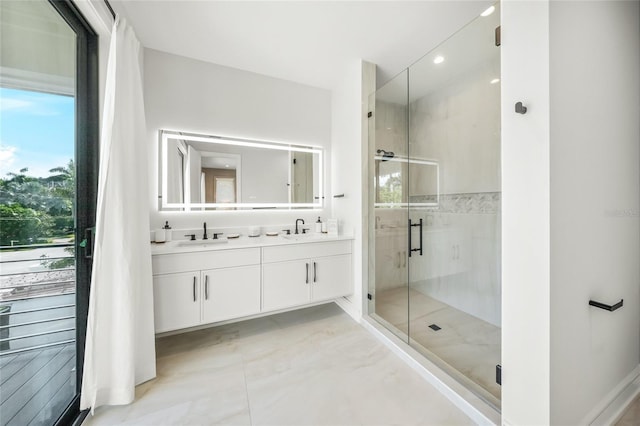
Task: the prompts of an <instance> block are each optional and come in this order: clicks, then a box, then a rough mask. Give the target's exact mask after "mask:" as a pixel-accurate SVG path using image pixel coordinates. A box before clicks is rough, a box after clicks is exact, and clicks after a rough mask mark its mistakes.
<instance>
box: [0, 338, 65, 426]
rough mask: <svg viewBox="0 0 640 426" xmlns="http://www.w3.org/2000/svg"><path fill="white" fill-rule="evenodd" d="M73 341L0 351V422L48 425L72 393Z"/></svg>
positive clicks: (3, 423)
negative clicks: (16, 352) (17, 352)
mask: <svg viewBox="0 0 640 426" xmlns="http://www.w3.org/2000/svg"><path fill="white" fill-rule="evenodd" d="M75 367H76V353H75V343H71V344H66V345H60V346H55V347H49V348H45V349H38V350H32V351H28V352H23V353H19V354H14V355H0V426H5V425H19V426H25V425H43V426H45V425H47V426H49V425H51V424H53V423H54V422H55V420H56V419H57V418H58V416H59V415H60V413H62V411H63V410H64V409H65V408H66V407H67V405H69V403H70V402H71V399H72V398H73V396H74V395H75V393H76V392H75V386H76V385H75V383H76V374H75Z"/></svg>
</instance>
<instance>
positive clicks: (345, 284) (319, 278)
mask: <svg viewBox="0 0 640 426" xmlns="http://www.w3.org/2000/svg"><path fill="white" fill-rule="evenodd" d="M311 267H312V271H311V275H312V277H311V280H312V282H313V284H312V286H311V295H312V300H313V301H314V302H316V301H320V300H327V299H333V298H336V297H340V296H347V295H349V294H351V293H353V286H352V280H351V255H350V254H342V255H339V256H327V257H320V258H317V259H314V260H313V262H312V265H311Z"/></svg>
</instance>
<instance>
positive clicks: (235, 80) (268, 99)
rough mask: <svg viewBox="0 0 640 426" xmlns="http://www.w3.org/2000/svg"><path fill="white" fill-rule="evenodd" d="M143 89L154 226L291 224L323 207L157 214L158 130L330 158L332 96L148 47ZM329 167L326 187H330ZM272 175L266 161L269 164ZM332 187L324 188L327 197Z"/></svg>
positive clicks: (310, 220) (309, 220) (319, 212)
mask: <svg viewBox="0 0 640 426" xmlns="http://www.w3.org/2000/svg"><path fill="white" fill-rule="evenodd" d="M144 94H145V110H146V119H147V130H148V138H147V143H148V144H149V153H150V161H149V173H150V179H151V182H152V183H151V184H152V188H151V197H150V199H149V206H150V219H151V226H152V228H153V227H159V226H160V225H162V224H163V223H164V221H165V220H168V221H169V224H170V225H171V226H172V227H173V228H174V229H179V228H191V227H196V228H197V227H199V226H201V225H202V222H204V221H206V222H207V225H208V226H209V228H210V229H215V228H216V227H227V226H250V225H270V224H291V225H293V223H294V222H295V219H296V218H304V219H305V221H306V223H307V224H310V225H312V224H313V222H315V220H316V219H317V216H319V215H320V216H322V217H323V219H324V218H326V217H327V216H328V215H329V211H330V207H329V203H328V202H326V203H325V206H326V208H325V209H323V210H315V211H314V210H299V211H292V212H289V211H241V212H237V211H225V212H206V213H204V212H190V213H186V214H185V213H178V212H159V211H158V200H157V196H158V185H157V180H158V145H159V143H158V130H159V129H171V130H184V131H190V132H195V133H203V134H212V135H222V136H237V137H243V138H249V139H268V140H276V141H283V142H293V143H301V144H310V145H316V146H321V147H324V148H325V150H326V151H325V153H326V154H327V155H325V158H331V156H330V151H331V137H332V135H331V93H330V92H329V91H327V90H323V89H318V88H314V87H310V86H305V85H301V84H297V83H293V82H289V81H285V80H279V79H276V78H271V77H266V76H262V75H259V74H255V73H250V72H246V71H241V70H237V69H233V68H228V67H224V66H220V65H216V64H211V63H206V62H201V61H197V60H193V59H189V58H185V57H181V56H176V55H172V54H168V53H164V52H159V51H156V50H152V49H145V51H144ZM329 170H330V168H329V166H328V165H326V167H325V173H324V176H325V185H326V186H325V187H329V188H330V186H329V185H330V181H331V180H330V174H329V173H328V172H329ZM265 173H268V166H267V167H265ZM328 194H329V190H327V191H325V195H328Z"/></svg>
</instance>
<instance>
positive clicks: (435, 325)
mask: <svg viewBox="0 0 640 426" xmlns="http://www.w3.org/2000/svg"><path fill="white" fill-rule="evenodd" d="M429 328H430V329H432V330H433V331H438V330H441V328H440V327H438V325H437V324H431V325H430V326H429Z"/></svg>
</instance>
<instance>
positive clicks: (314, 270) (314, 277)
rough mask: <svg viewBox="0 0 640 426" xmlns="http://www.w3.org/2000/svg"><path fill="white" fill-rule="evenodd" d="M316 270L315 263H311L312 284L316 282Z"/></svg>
mask: <svg viewBox="0 0 640 426" xmlns="http://www.w3.org/2000/svg"><path fill="white" fill-rule="evenodd" d="M317 269H318V268H316V262H313V282H314V283H315V282H316V270H317Z"/></svg>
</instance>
